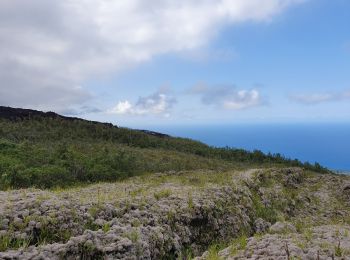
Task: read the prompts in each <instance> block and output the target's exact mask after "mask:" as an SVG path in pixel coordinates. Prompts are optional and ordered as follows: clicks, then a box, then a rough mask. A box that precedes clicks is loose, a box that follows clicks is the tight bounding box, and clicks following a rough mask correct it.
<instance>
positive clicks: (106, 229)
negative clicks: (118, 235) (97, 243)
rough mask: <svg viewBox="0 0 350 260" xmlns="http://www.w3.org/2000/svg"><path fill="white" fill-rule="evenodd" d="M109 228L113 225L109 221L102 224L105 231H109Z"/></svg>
mask: <svg viewBox="0 0 350 260" xmlns="http://www.w3.org/2000/svg"><path fill="white" fill-rule="evenodd" d="M109 230H111V225H110V224H109V223H105V224H103V226H102V231H103V232H104V233H107V232H108V231H109Z"/></svg>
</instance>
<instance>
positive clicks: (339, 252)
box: [334, 241, 343, 257]
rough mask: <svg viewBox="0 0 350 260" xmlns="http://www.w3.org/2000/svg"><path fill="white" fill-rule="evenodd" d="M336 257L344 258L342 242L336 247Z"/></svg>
mask: <svg viewBox="0 0 350 260" xmlns="http://www.w3.org/2000/svg"><path fill="white" fill-rule="evenodd" d="M334 255H335V256H337V257H342V256H343V249H342V248H341V247H340V241H339V242H338V245H337V246H335V247H334Z"/></svg>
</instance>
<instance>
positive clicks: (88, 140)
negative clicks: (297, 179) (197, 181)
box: [0, 116, 328, 189]
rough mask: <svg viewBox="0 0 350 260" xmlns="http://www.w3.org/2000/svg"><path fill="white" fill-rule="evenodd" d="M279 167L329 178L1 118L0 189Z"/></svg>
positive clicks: (91, 129) (116, 133)
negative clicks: (161, 173) (179, 172)
mask: <svg viewBox="0 0 350 260" xmlns="http://www.w3.org/2000/svg"><path fill="white" fill-rule="evenodd" d="M235 164H239V165H251V164H273V165H276V164H281V165H284V166H285V165H288V166H301V167H305V168H307V169H310V170H315V171H318V172H328V170H327V169H325V168H323V167H322V166H321V165H319V164H315V165H311V164H309V163H306V164H302V163H301V162H300V161H298V160H290V159H286V158H284V157H283V156H281V155H279V154H276V155H272V154H267V155H266V154H264V153H262V152H261V151H254V152H248V151H245V150H242V149H234V148H230V147H224V148H215V147H210V146H207V145H205V144H203V143H201V142H197V141H193V140H190V139H184V138H173V137H169V136H165V135H158V134H154V133H153V134H152V133H145V132H142V131H137V130H131V129H127V128H118V127H114V126H112V125H110V124H98V123H95V122H89V121H84V120H65V119H62V118H44V117H40V116H37V117H32V118H30V119H18V120H7V119H3V118H0V189H7V188H21V187H31V186H34V187H39V188H50V187H54V186H66V185H73V184H77V183H90V182H98V181H113V180H117V179H122V178H127V177H129V176H133V175H137V174H141V173H143V172H157V171H167V170H190V169H203V168H206V169H213V168H222V167H228V166H232V165H235Z"/></svg>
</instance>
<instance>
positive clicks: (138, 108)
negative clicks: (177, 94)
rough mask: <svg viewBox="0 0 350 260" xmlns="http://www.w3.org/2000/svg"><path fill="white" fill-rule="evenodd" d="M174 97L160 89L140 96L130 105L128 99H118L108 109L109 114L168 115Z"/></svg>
mask: <svg viewBox="0 0 350 260" xmlns="http://www.w3.org/2000/svg"><path fill="white" fill-rule="evenodd" d="M174 103H176V99H175V98H174V97H172V96H170V95H168V94H166V93H164V92H162V91H159V92H156V93H154V94H152V95H150V96H148V97H140V98H139V99H138V101H137V102H136V103H135V104H134V105H132V104H131V102H130V101H128V100H125V101H119V102H118V103H117V105H116V106H115V107H113V108H112V109H109V110H108V111H107V113H109V114H120V115H125V114H126V115H158V116H164V117H169V116H170V112H171V111H170V110H171V108H172V106H173V105H174Z"/></svg>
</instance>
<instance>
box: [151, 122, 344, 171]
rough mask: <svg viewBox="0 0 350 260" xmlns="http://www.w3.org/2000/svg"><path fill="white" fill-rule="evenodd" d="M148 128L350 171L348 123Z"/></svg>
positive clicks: (208, 142)
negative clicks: (278, 154)
mask: <svg viewBox="0 0 350 260" xmlns="http://www.w3.org/2000/svg"><path fill="white" fill-rule="evenodd" d="M152 130H154V131H158V132H161V133H166V134H169V135H172V136H178V137H187V138H191V139H195V140H198V141H202V142H204V143H206V144H208V145H212V146H216V147H224V146H230V147H235V148H243V149H246V150H250V151H253V150H255V149H257V150H261V151H263V152H265V153H267V152H271V153H280V154H282V155H284V156H285V157H287V158H292V159H295V158H297V159H299V160H301V161H303V162H306V161H308V162H310V163H314V162H318V163H320V164H321V165H323V166H326V167H328V168H329V169H332V170H335V171H340V172H347V173H349V172H350V124H244V125H221V126H218V125H217V126H205V125H201V126H158V127H153V128H152Z"/></svg>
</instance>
